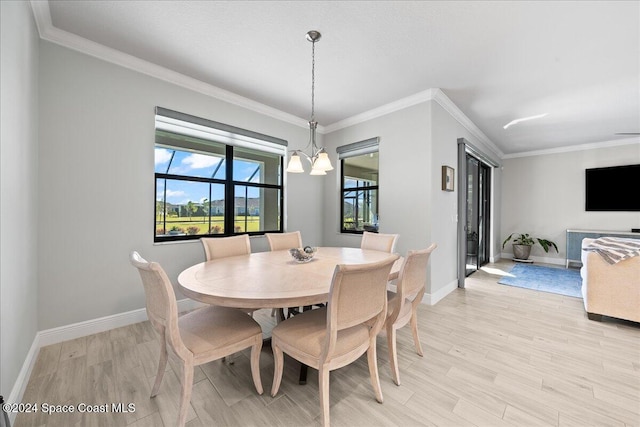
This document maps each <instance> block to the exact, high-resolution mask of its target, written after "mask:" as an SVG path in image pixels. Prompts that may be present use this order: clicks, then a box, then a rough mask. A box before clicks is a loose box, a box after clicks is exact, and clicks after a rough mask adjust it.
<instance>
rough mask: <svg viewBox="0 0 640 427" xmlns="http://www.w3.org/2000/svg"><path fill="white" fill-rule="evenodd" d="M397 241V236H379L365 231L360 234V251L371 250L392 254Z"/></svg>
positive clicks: (379, 234)
mask: <svg viewBox="0 0 640 427" xmlns="http://www.w3.org/2000/svg"><path fill="white" fill-rule="evenodd" d="M397 241H398V235H397V234H381V233H371V232H369V231H365V232H363V233H362V241H361V242H360V249H372V250H374V251H381V252H389V253H393V252H394V251H395V250H396V243H397Z"/></svg>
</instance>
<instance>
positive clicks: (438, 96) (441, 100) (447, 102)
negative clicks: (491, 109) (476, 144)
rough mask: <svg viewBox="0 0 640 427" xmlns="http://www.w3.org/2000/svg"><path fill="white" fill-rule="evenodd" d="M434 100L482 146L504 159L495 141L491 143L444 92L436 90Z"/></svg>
mask: <svg viewBox="0 0 640 427" xmlns="http://www.w3.org/2000/svg"><path fill="white" fill-rule="evenodd" d="M433 100H434V101H436V102H437V103H438V104H439V105H440V106H441V107H442V108H444V109H445V110H446V111H447V112H448V113H449V114H451V116H453V118H454V119H456V120H457V121H458V123H460V124H461V125H462V126H463V127H464V128H465V129H466V130H468V131H469V133H471V135H473V136H474V137H476V138H477V139H478V140H479V141H480V142H481V143H482V144H484V145H485V146H486V147H487V148H489V149H490V150H491V151H493V153H494V154H496V155H497V157H498V158H499V159H502V158H503V157H504V152H502V150H500V149H499V148H498V147H497V146H496V145H495V144H494V143H493V141H491V140H490V139H489V138H488V137H487V135H485V134H484V132H482V131H481V130H480V128H478V126H476V125H475V123H473V122H472V121H471V119H469V117H467V116H466V115H465V114H464V113H463V112H462V110H460V108H458V106H457V105H456V104H454V103H453V101H452V100H451V99H449V97H448V96H447V95H445V93H444V92H443V91H442V90H440V89H435V92H434V94H433Z"/></svg>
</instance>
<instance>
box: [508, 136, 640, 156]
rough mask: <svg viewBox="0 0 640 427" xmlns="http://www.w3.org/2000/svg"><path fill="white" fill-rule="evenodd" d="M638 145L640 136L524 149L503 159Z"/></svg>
mask: <svg viewBox="0 0 640 427" xmlns="http://www.w3.org/2000/svg"><path fill="white" fill-rule="evenodd" d="M633 144H638V145H640V137H632V138H624V139H617V140H609V141H603V142H591V143H589V144H580V145H569V146H566V147H558V148H549V149H546V150H534V151H525V152H522V153H513V154H505V156H504V157H503V159H505V160H506V159H516V158H518V157H532V156H544V155H547V154H562V153H570V152H572V151H584V150H596V149H598V148H611V147H620V146H623V145H633ZM639 148H640V147H639Z"/></svg>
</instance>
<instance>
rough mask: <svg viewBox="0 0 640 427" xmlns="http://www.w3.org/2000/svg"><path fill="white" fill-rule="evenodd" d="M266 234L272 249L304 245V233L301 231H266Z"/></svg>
mask: <svg viewBox="0 0 640 427" xmlns="http://www.w3.org/2000/svg"><path fill="white" fill-rule="evenodd" d="M265 236H267V240H268V241H269V248H271V250H272V251H280V250H283V249H292V248H301V247H302V235H301V234H300V232H299V231H291V232H289V233H265Z"/></svg>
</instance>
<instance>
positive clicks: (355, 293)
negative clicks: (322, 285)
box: [325, 255, 399, 356]
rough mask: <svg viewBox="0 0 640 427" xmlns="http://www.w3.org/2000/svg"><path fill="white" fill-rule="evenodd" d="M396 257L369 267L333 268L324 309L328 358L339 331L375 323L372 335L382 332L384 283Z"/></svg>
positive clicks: (344, 266)
mask: <svg viewBox="0 0 640 427" xmlns="http://www.w3.org/2000/svg"><path fill="white" fill-rule="evenodd" d="M398 258H399V257H398V255H389V256H388V257H387V258H385V259H384V260H382V261H378V262H374V263H369V264H355V265H346V264H341V265H338V266H336V269H335V271H334V273H333V280H332V282H331V290H330V291H329V303H328V305H327V339H328V343H327V348H325V350H326V352H327V354H328V355H329V356H330V355H331V354H332V352H333V349H334V346H335V341H336V338H337V333H338V331H340V330H342V329H346V328H350V327H352V326H355V325H359V324H361V323H364V322H367V321H370V320H372V319H375V322H374V323H373V327H372V333H373V334H374V335H371V336H375V335H376V334H377V333H378V332H379V331H380V328H382V323H383V322H384V318H385V316H386V312H387V291H386V289H387V282H388V280H389V273H390V272H391V267H392V266H393V263H394V262H395V261H396V260H397V259H398Z"/></svg>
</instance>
